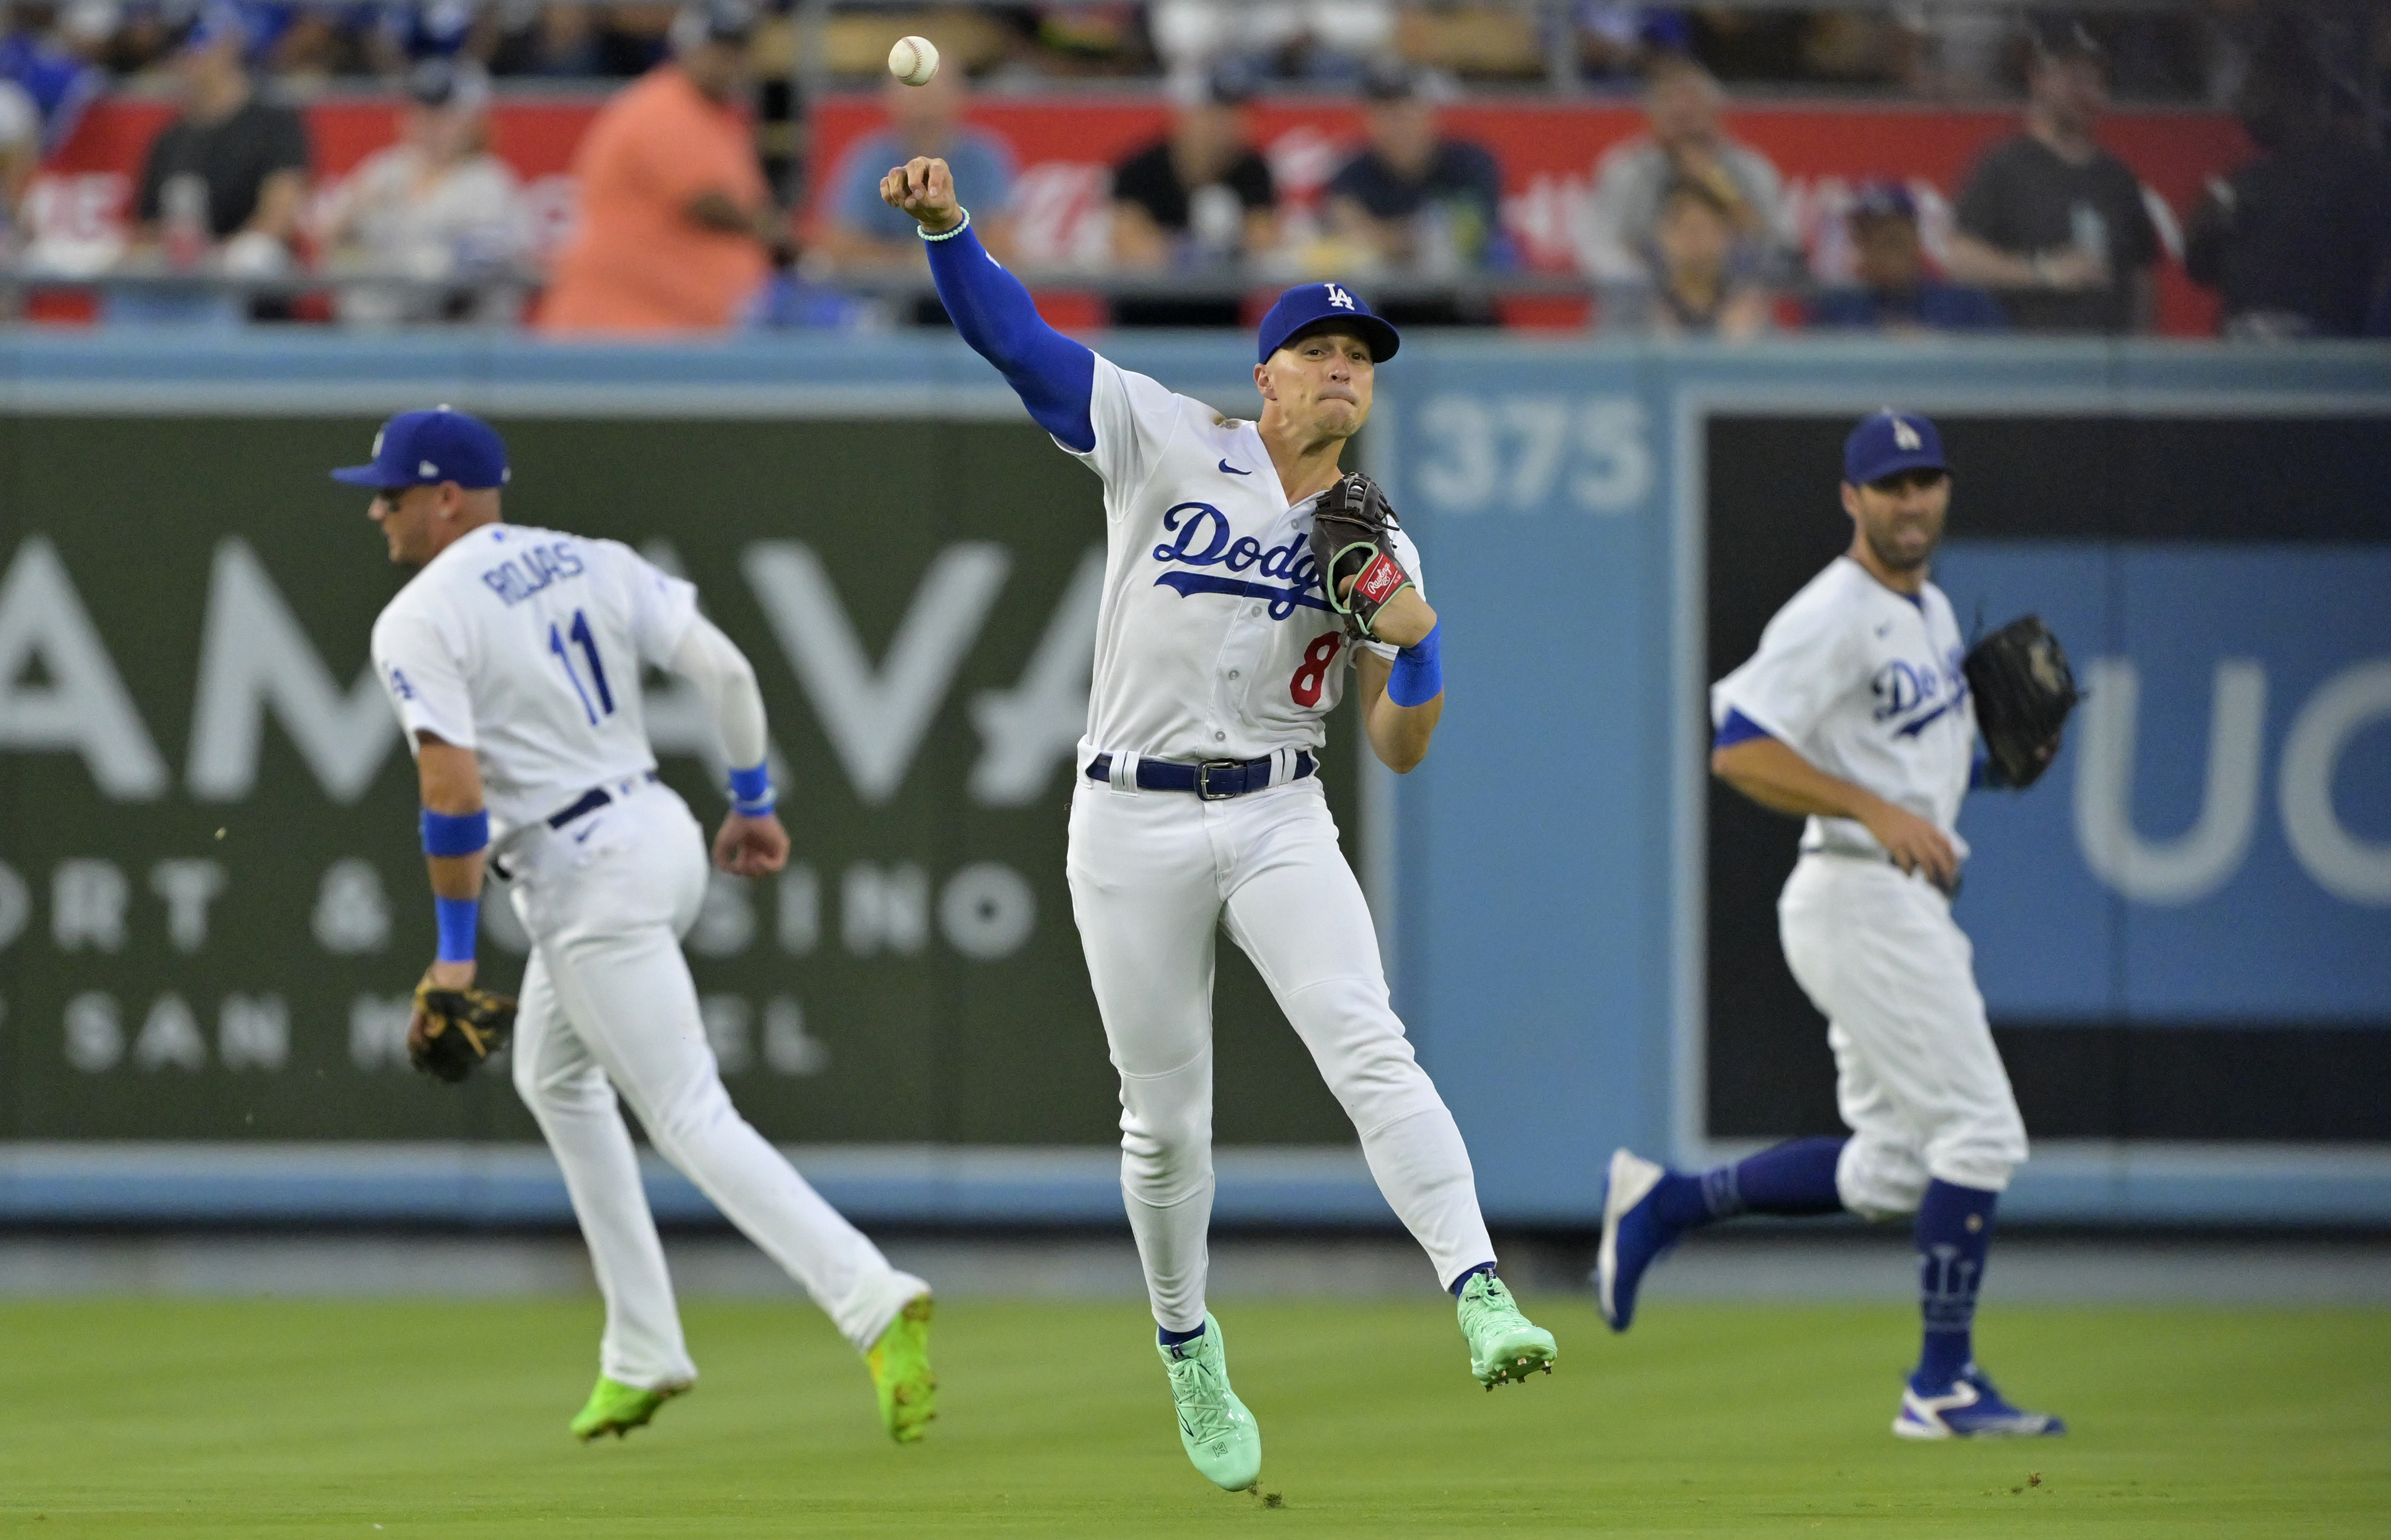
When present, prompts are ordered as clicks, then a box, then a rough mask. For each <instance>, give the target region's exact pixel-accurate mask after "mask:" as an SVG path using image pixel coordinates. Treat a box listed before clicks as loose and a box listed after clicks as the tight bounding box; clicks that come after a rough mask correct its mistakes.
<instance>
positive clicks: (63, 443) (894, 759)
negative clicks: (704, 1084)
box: [0, 417, 1354, 1145]
mask: <svg viewBox="0 0 2391 1540" xmlns="http://www.w3.org/2000/svg"><path fill="white" fill-rule="evenodd" d="M373 426H374V424H373V422H372V421H369V420H362V419H361V420H356V421H343V420H340V419H326V418H306V419H274V418H257V417H239V418H224V419H201V418H192V417H178V418H172V419H166V420H144V419H136V418H97V417H94V418H72V417H28V418H18V419H12V420H6V421H5V422H0V434H5V443H6V461H5V465H0V499H5V500H0V1010H5V1016H0V1077H5V1078H4V1079H0V1139H32V1140H60V1139H108V1140H122V1139H151V1138H158V1139H213V1140H291V1139H374V1140H388V1139H407V1140H417V1139H446V1138H458V1137H465V1138H492V1139H506V1140H523V1139H528V1138H533V1137H536V1132H535V1131H534V1129H533V1127H532V1124H531V1122H530V1120H529V1119H528V1118H527V1117H526V1116H525V1115H524V1114H523V1111H522V1110H521V1108H520V1107H519V1106H517V1105H516V1103H515V1100H514V1097H513V1094H512V1092H511V1089H510V1088H509V1087H508V1086H507V1085H506V1084H505V1082H504V1078H503V1076H485V1077H482V1078H481V1079H479V1080H478V1081H476V1082H475V1083H474V1084H472V1086H470V1087H469V1088H467V1089H465V1090H463V1091H461V1092H458V1091H451V1090H448V1089H446V1088H444V1087H437V1086H434V1085H433V1084H431V1083H429V1082H428V1081H423V1080H421V1079H420V1077H417V1076H415V1075H413V1074H412V1073H410V1072H409V1071H408V1070H407V1067H406V1064H405V1054H404V1049H403V1046H402V1044H401V1038H402V1036H403V1033H404V1030H405V1025H406V997H407V990H408V989H409V988H410V987H411V985H412V983H413V981H414V979H415V977H416V976H417V975H418V973H419V972H420V969H421V967H422V965H423V963H424V960H425V959H426V958H427V957H428V956H429V954H430V950H431V946H432V925H431V916H430V906H429V902H428V899H427V895H426V888H425V886H424V881H423V876H422V867H421V861H420V854H419V852H418V850H417V847H416V835H415V816H414V815H415V807H416V796H415V788H414V781H413V775H412V770H411V765H410V762H409V760H408V757H407V753H406V751H405V748H404V745H403V744H401V742H400V739H399V734H398V731H397V729H396V726H395V724H394V720H393V718H392V717H391V714H390V711H389V708H388V706H387V705H386V704H385V702H384V700H383V698H382V696H381V692H380V690H379V688H378V687H377V686H376V684H375V681H374V679H373V678H372V676H371V674H370V672H369V670H368V669H367V667H366V654H367V636H368V629H369V628H370V626H371V624H372V621H373V618H374V616H375V615H376V614H377V613H378V612H379V611H380V609H381V605H382V604H383V603H384V602H386V601H387V600H388V599H389V597H390V595H391V594H392V593H394V591H396V589H397V587H398V585H399V584H400V583H401V581H403V577H404V575H403V574H401V573H399V572H397V571H395V570H394V569H393V568H392V567H390V566H389V565H388V564H387V563H386V562H385V560H384V558H383V552H382V548H381V540H380V538H379V537H378V536H377V535H376V534H375V532H374V531H373V529H372V528H371V527H370V525H369V524H368V522H367V520H366V518H365V514H364V509H363V507H362V504H361V499H360V498H359V497H358V496H357V494H356V493H355V491H354V490H353V489H350V488H345V487H341V486H337V485H334V484H332V483H331V482H330V481H329V480H328V479H327V478H326V477H325V474H324V472H325V471H326V469H327V468H329V467H330V466H332V465H335V464H342V463H348V462H353V461H355V460H357V459H362V458H364V455H365V451H366V447H367V445H368V440H369V438H370V435H371V433H372V430H373ZM500 426H501V427H502V429H503V430H504V431H505V432H506V434H507V435H508V440H509V444H510V446H511V451H512V454H513V459H514V464H515V481H514V484H513V485H512V487H511V489H510V490H509V492H508V494H507V510H508V513H509V516H510V517H511V518H512V519H513V520H515V521H516V522H518V523H523V524H544V525H549V526H552V527H560V528H564V529H570V530H574V531H577V532H580V533H584V534H588V535H592V536H611V537H617V538H620V539H623V540H627V541H629V542H630V543H632V544H634V545H636V546H638V547H640V548H641V549H642V550H645V551H647V552H648V554H649V555H650V556H651V557H653V559H655V560H657V561H658V562H660V563H665V564H667V565H669V566H673V567H677V568H678V569H679V570H680V571H681V572H683V573H684V574H685V575H686V576H689V577H691V578H692V579H693V580H695V581H696V582H697V584H698V585H699V588H700V590H701V592H702V593H703V595H704V602H705V605H706V609H707V612H708V614H710V615H712V616H713V617H714V619H715V620H716V621H717V623H718V624H719V625H721V626H722V627H723V628H724V629H725V630H727V631H728V632H729V633H730V635H731V636H732V637H733V638H734V639H736V640H737V641H738V642H739V643H740V644H741V646H743V648H745V649H746V651H747V653H748V654H749V656H750V657H751V658H753V659H754V660H755V662H756V669H757V673H758V675H759V677H760V678H761V679H762V681H763V687H764V693H765V699H766V702H767V705H769V709H770V713H771V731H772V738H773V743H774V747H775V752H776V755H777V756H778V757H779V758H780V759H781V761H782V776H781V779H782V785H783V788H784V791H783V796H782V813H783V817H784V818H785V819H786V821H787V822H788V824H789V827H790V832H791V835H792V836H793V838H794V841H795V853H794V855H793V858H792V862H791V867H790V870H789V871H788V873H787V874H784V875H783V876H782V877H781V878H780V879H778V880H777V881H770V882H766V883H761V884H756V885H747V884H742V883H735V882H732V881H730V879H717V885H716V889H715V891H714V893H713V895H712V897H711V898H710V899H709V901H708V905H707V908H706V911H705V913H704V917H703V918H702V919H701V921H700V923H699V925H698V926H697V928H696V930H695V931H694V932H693V933H692V934H691V938H690V940H689V946H690V951H691V961H692V964H693V966H694V969H695V972H696V975H697V979H698V986H699V990H700V992H701V994H702V995H703V997H704V1002H705V1012H706V1026H707V1030H708V1033H709V1035H710V1036H711V1037H712V1039H713V1040H714V1042H715V1045H716V1048H717V1054H718V1055H719V1057H720V1059H721V1061H722V1065H723V1068H724V1070H725V1073H726V1076H727V1078H728V1080H729V1082H730V1086H731V1088H732V1092H733V1094H734V1095H735V1096H736V1097H737V1099H738V1100H739V1102H740V1104H741V1105H742V1106H743V1107H744V1108H745V1110H746V1111H747V1113H748V1114H749V1116H750V1117H751V1118H753V1119H755V1120H756V1123H757V1125H758V1126H759V1127H761V1128H762V1129H763V1130H764V1131H765V1132H766V1133H767V1134H768V1135H769V1136H770V1137H772V1138H775V1139H778V1140H782V1141H791V1142H805V1143H812V1144H820V1143H857V1142H863V1143H875V1144H876V1143H884V1142H897V1143H916V1142H925V1141H926V1142H944V1143H955V1144H969V1145H989V1144H1028V1145H1056V1144H1103V1143H1108V1142H1110V1140H1111V1139H1112V1138H1113V1137H1114V1132H1113V1131H1114V1122H1115V1119H1116V1117H1117V1116H1118V1106H1117V1104H1116V1102H1115V1099H1114V1094H1113V1082H1112V1076H1111V1071H1110V1068H1109V1067H1108V1065H1107V1064H1106V1062H1105V1047H1104V1038H1103V1033H1102V1030H1101V1029H1100V1028H1099V1026H1098V1023H1097V1020H1096V1014H1095V1007H1094V1003H1093V1000H1092V997H1091V995H1090V993H1089V990H1088V986H1087V980H1086V976H1085V973H1084V971H1083V969H1082V967H1081V964H1080V960H1079V942H1078V937H1077V934H1076V932H1075V931H1074V929H1073V927H1072V924H1071V916H1070V903H1069V896H1068V893H1067V891H1066V886H1065V884H1064V879H1063V827H1064V817H1065V810H1066V801H1067V797H1068V793H1069V784H1070V776H1071V765H1070V750H1071V747H1072V745H1073V744H1074V742H1075V741H1076V739H1077V737H1078V735H1079V731H1080V729H1081V726H1082V724H1083V718H1084V715H1085V708H1086V694H1087V677H1088V665H1089V658H1090V653H1091V649H1092V635H1093V628H1094V616H1095V604H1096V598H1097V577H1098V575H1099V572H1100V560H1101V548H1102V537H1103V529H1104V515H1103V512H1102V507H1101V503H1100V499H1099V494H1098V487H1097V483H1096V481H1095V479H1094V478H1093V477H1092V476H1090V475H1089V474H1087V472H1084V471H1083V470H1081V469H1080V468H1079V467H1078V466H1076V465H1074V464H1073V463H1071V462H1070V461H1069V460H1067V459H1065V458H1064V457H1062V456H1061V455H1059V454H1057V453H1055V452H1054V451H1053V448H1052V446H1050V445H1049V444H1048V443H1047V441H1046V440H1045V439H1044V437H1043V436H1042V435H1041V434H1038V433H1037V432H1036V431H1035V430H1033V429H1030V428H1028V427H1026V426H1014V425H1010V424H1000V423H962V424H950V423H937V422H924V421H800V422H793V423H767V422H703V421H698V422H692V421H673V422H653V423H652V422H640V421H555V420H548V421H501V423H500ZM649 685H650V694H649V723H650V727H651V731H652V733H653V736H654V737H655V739H656V742H657V746H658V750H659V753H660V754H661V755H662V756H663V767H664V771H665V774H666V779H667V780H668V781H669V782H670V783H672V784H673V785H674V786H675V787H676V788H677V789H678V790H679V792H680V793H681V795H682V796H685V797H687V798H688V799H689V800H690V802H691V806H692V807H693V808H695V809H697V811H698V813H699V815H700V817H701V818H703V819H704V820H705V821H706V822H709V823H710V822H713V821H714V820H715V819H716V818H717V817H718V816H719V813H720V810H721V808H722V798H721V796H720V795H719V794H718V793H717V792H716V791H715V790H714V789H713V788H714V785H715V783H716V781H717V772H718V760H717V758H716V756H717V750H716V748H715V747H714V744H713V734H712V731H711V728H710V725H709V723H708V722H707V720H706V718H705V716H704V711H703V709H702V708H701V707H700V706H699V705H698V703H697V702H696V700H695V698H694V696H693V694H691V693H689V692H685V691H684V690H683V689H680V688H678V687H676V685H675V683H674V681H671V680H669V679H664V678H654V679H651V680H650V681H649ZM1336 738H1337V744H1336V747H1337V750H1338V752H1337V753H1336V755H1335V756H1334V757H1333V758H1332V761H1331V763H1332V767H1345V766H1350V765H1351V764H1352V763H1353V757H1352V752H1353V749H1354V735H1353V732H1352V731H1351V724H1350V723H1340V724H1339V726H1338V730H1337V731H1336ZM1352 780H1353V778H1352V776H1351V774H1350V773H1338V774H1332V775H1331V776H1330V778H1329V781H1328V785H1329V792H1330V796H1331V799H1332V801H1333V802H1334V803H1335V804H1336V807H1337V810H1338V817H1339V819H1340V821H1341V822H1343V823H1344V824H1345V826H1346V827H1347V830H1348V834H1349V839H1350V836H1351V829H1352V822H1353V806H1354V799H1353V796H1352V790H1353V787H1352ZM488 907H490V908H492V909H496V910H499V911H501V912H502V911H503V909H504V906H503V905H502V904H500V905H491V906H488ZM499 918H503V915H502V914H501V915H500V916H499ZM520 946H521V938H520V936H519V935H518V934H515V933H513V932H512V930H511V926H509V925H503V924H498V923H496V921H495V920H494V923H493V925H492V926H491V935H490V936H489V938H488V945H487V946H486V947H485V958H486V959H487V963H486V965H485V977H489V978H491V979H492V981H493V982H495V983H497V984H498V985H501V986H507V987H511V985H512V983H513V981H514V979H515V977H517V975H518V974H519V972H520V968H521V962H520V950H519V949H520ZM1217 1011H1218V1020H1219V1038H1220V1055H1219V1064H1220V1071H1219V1073H1220V1086H1219V1090H1220V1113H1219V1132H1220V1135H1221V1138H1222V1139H1223V1140H1224V1141H1228V1142H1235V1143H1269V1144H1295V1143H1322V1144H1339V1145H1341V1144H1345V1143H1348V1142H1350V1140H1351V1129H1350V1127H1349V1126H1348V1125H1347V1124H1346V1122H1345V1120H1344V1119H1343V1118H1342V1116H1341V1115H1340V1114H1339V1113H1338V1109H1337V1107H1336V1106H1335V1104H1334V1103H1333V1102H1332V1101H1330V1099H1329V1098H1328V1096H1327V1094H1326V1093H1325V1091H1323V1090H1322V1089H1321V1087H1320V1085H1319V1082H1318V1080H1317V1077H1316V1076H1315V1075H1314V1074H1313V1073H1312V1068H1311V1066H1310V1063H1309V1060H1308V1058H1307V1057H1306V1055H1305V1054H1304V1052H1303V1049H1302V1047H1301V1045H1300V1044H1299V1042H1297V1040H1296V1039H1295V1037H1294V1035H1293V1034H1292V1032H1291V1031H1289V1030H1288V1029H1287V1028H1286V1023H1285V1021H1284V1019H1283V1018H1282V1017H1281V1016H1279V1014H1278V1012H1277V1010H1276V1008H1275V1006H1273V1004H1272V1003H1271V1002H1270V1000H1269V997H1268V995H1267V994H1266V993H1265V991H1264V990H1263V989H1262V987H1261V985H1260V981H1259V979H1258V978H1256V977H1255V976H1254V975H1253V973H1252V972H1251V970H1250V969H1249V968H1248V967H1247V965H1246V964H1245V963H1244V961H1243V960H1242V958H1239V957H1237V956H1236V955H1235V949H1234V947H1233V946H1231V945H1229V944H1227V943H1226V942H1225V940H1224V941H1223V943H1222V946H1221V976H1220V985H1219V992H1218V998H1217Z"/></svg>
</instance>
